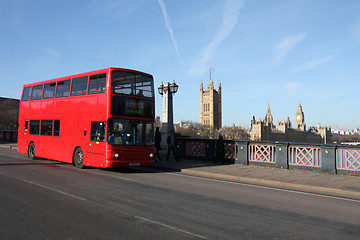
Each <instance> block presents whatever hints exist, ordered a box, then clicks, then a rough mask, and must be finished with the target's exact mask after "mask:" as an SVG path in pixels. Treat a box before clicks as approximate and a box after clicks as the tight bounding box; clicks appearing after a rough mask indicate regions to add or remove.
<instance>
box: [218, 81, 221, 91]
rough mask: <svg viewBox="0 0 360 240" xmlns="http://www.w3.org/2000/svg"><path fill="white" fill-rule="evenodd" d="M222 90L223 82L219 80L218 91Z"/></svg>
mask: <svg viewBox="0 0 360 240" xmlns="http://www.w3.org/2000/svg"><path fill="white" fill-rule="evenodd" d="M220 90H221V82H220V80H219V85H218V91H220Z"/></svg>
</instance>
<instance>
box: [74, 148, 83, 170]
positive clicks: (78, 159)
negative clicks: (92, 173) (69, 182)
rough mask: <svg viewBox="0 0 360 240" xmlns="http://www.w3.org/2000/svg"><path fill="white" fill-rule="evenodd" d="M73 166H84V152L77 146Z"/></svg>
mask: <svg viewBox="0 0 360 240" xmlns="http://www.w3.org/2000/svg"><path fill="white" fill-rule="evenodd" d="M73 161H74V166H75V167H77V168H83V167H84V153H83V151H82V149H81V148H77V149H76V150H75V153H74V157H73Z"/></svg>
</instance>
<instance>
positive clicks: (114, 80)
mask: <svg viewBox="0 0 360 240" xmlns="http://www.w3.org/2000/svg"><path fill="white" fill-rule="evenodd" d="M153 86H154V84H153V79H152V77H149V76H147V75H143V74H138V73H132V72H123V71H118V70H115V71H112V73H111V89H112V93H119V94H126V95H135V96H139V97H149V98H153V97H154V89H153Z"/></svg>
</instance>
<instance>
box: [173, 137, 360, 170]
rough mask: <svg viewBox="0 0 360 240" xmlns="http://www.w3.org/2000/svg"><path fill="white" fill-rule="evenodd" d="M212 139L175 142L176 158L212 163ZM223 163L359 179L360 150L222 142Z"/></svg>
mask: <svg viewBox="0 0 360 240" xmlns="http://www.w3.org/2000/svg"><path fill="white" fill-rule="evenodd" d="M216 141H217V140H216V139H196V138H178V146H177V151H178V155H179V157H180V158H188V159H203V160H208V161H213V160H214V159H215V157H216ZM224 147H225V159H226V160H227V161H228V162H234V163H235V164H245V165H261V166H267V167H275V168H284V169H306V170H313V171H318V172H325V173H339V174H353V175H360V147H356V146H348V145H333V144H310V143H309V144H305V143H289V142H260V141H242V140H236V141H233V140H224Z"/></svg>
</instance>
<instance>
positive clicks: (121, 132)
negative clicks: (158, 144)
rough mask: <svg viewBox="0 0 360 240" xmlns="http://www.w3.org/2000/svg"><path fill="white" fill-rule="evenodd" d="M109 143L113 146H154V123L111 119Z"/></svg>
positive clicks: (109, 122) (109, 121) (109, 123)
mask: <svg viewBox="0 0 360 240" xmlns="http://www.w3.org/2000/svg"><path fill="white" fill-rule="evenodd" d="M107 126H108V138H107V139H108V143H109V144H112V145H153V144H154V122H152V121H140V120H128V119H117V118H110V119H109V120H108V125H107Z"/></svg>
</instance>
